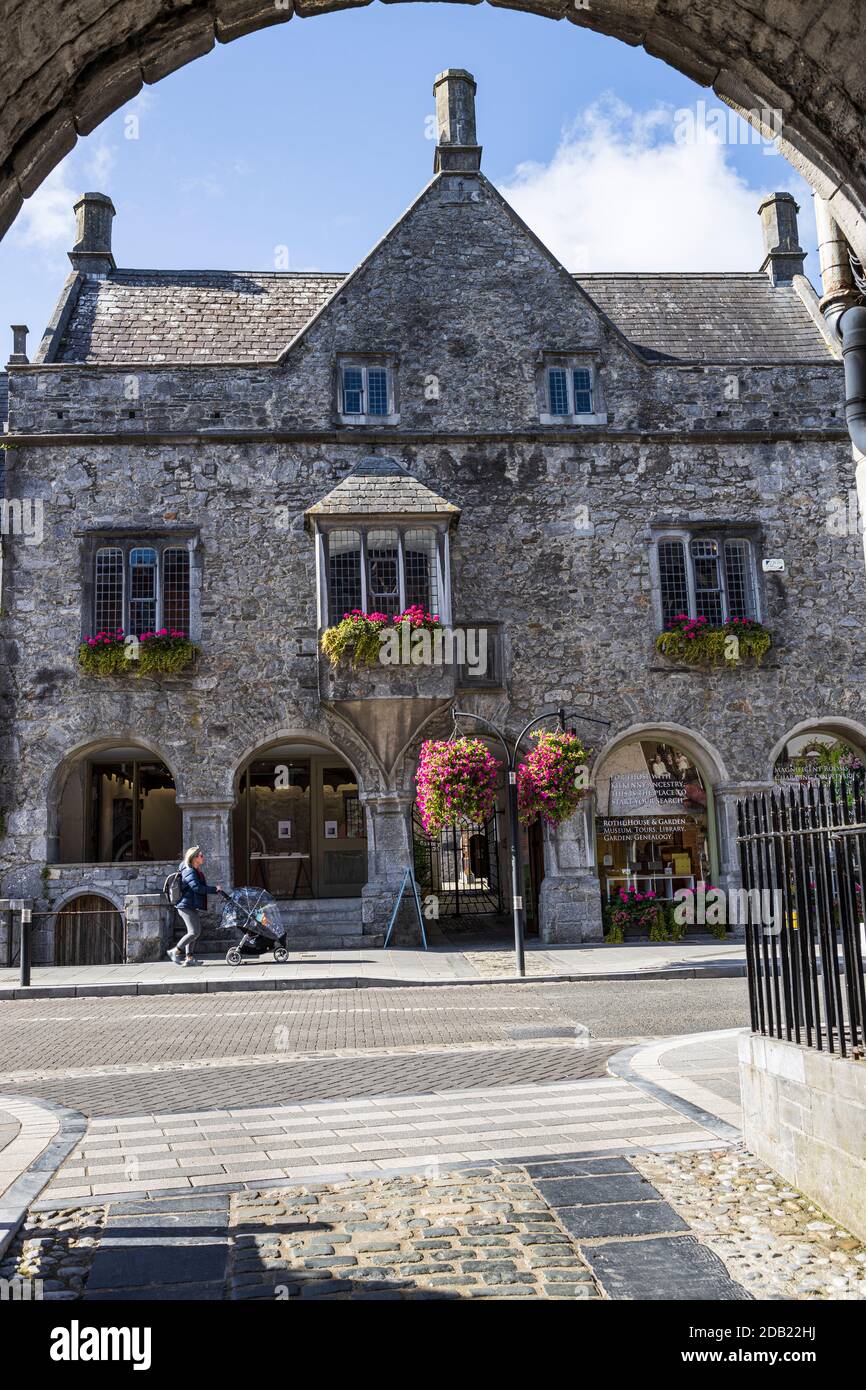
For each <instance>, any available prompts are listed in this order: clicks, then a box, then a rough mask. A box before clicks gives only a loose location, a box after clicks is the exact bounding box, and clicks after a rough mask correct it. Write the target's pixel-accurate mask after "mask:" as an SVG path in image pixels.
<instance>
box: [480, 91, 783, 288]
mask: <svg viewBox="0 0 866 1390" xmlns="http://www.w3.org/2000/svg"><path fill="white" fill-rule="evenodd" d="M674 130H675V126H674V112H673V109H672V108H667V107H661V106H659V107H655V108H653V109H652V110H650V111H648V112H636V111H634V110H632V108H631V107H629V106H627V105H625V103H623V102H621V101H619V100H617V99H616V98H614V97H605V98H604V99H603V100H601V101H599V102H597V103H595V104H593V105H592V106H589V107H587V109H586V110H585V111H583V112H582V113H581V115H580V116H579V117H578V118H577V120H576V121H575V122H574V124H573V125H572V126H571V127H570V128H569V129H567V130H566V131H564V132H563V135H562V138H561V141H560V145H559V148H558V149H557V151H556V153H555V154H554V156H553V158H552V159H551V160H550V162H549V163H548V164H538V163H527V164H521V165H518V167H517V168H516V169H515V171H514V173H513V174H512V175H511V177H510V178H508V179H507V180H506V181H505V182H504V183H503V184H502V185H501V186H500V187H501V192H502V193H503V194H504V196H505V197H506V198H507V199H508V201H509V202H510V203H511V204H512V206H513V207H514V208H515V209H516V210H517V212H518V213H519V214H520V216H521V217H522V218H523V219H524V221H526V222H527V223H528V224H529V226H530V227H531V228H532V230H533V231H534V232H535V233H536V234H537V235H538V236H539V237H540V238H541V240H542V241H543V242H544V243H545V244H546V245H547V246H548V247H549V248H550V250H551V251H553V253H554V254H555V255H556V256H558V257H559V259H560V260H561V261H562V262H563V263H564V264H565V265H566V266H567V268H568V269H569V270H644V271H651V270H679V271H683V270H756V269H757V268H758V266H759V265H760V262H761V231H760V224H759V221H758V217H757V209H758V203H759V201H760V197H761V191H760V190H756V189H754V188H750V187H749V186H748V184H747V183H746V182H745V180H744V179H743V178H742V177H741V176H740V175H739V174H738V173H737V172H736V170H735V169H734V168H733V167H732V166H731V164H729V162H728V159H727V153H726V148H725V146H724V145H723V144H721V143H720V142H719V141H718V140H717V139H716V138H715V137H714V136H713V135H712V133H710V132H707V131H704V132H702V137H703V138H701V139H700V140H698V141H693V142H690V143H686V142H682V141H679V140H675V139H674ZM780 163H782V161H781V160H779V159H778V158H776V159H775V160H773V161H772V162H771V161H768V165H769V167H768V178H775V179H778V178H779V177H780V171H779V169H778V167H777V166H778V165H779V164H780ZM782 169H783V171H784V173H785V174H787V175H789V176H790V177H788V179H787V183H788V184H790V183H791V182H792V181H793V171H792V170H790V169H788V168H787V166H785V165H784V164H782ZM777 186H781V187H784V186H786V180H785V179H784V178H783V181H782V183H781V185H778V184H777Z"/></svg>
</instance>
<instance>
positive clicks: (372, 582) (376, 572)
mask: <svg viewBox="0 0 866 1390" xmlns="http://www.w3.org/2000/svg"><path fill="white" fill-rule="evenodd" d="M397 546H398V541H397V533H396V531H371V532H370V534H369V535H368V537H367V608H368V610H369V612H371V613H373V612H379V613H387V614H388V616H389V617H394V615H395V614H397V613H399V612H400V569H399V563H398V558H397V557H398V550H397Z"/></svg>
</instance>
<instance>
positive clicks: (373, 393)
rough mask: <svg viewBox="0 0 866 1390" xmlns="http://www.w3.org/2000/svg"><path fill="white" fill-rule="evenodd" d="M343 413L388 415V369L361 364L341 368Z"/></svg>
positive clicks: (389, 394) (389, 392)
mask: <svg viewBox="0 0 866 1390" xmlns="http://www.w3.org/2000/svg"><path fill="white" fill-rule="evenodd" d="M341 375H342V402H341V413H342V414H343V415H360V416H368V415H390V414H391V389H390V381H389V369H388V368H387V367H372V366H364V365H362V364H357V365H356V364H353V365H351V366H349V365H345V366H343V367H342V368H341Z"/></svg>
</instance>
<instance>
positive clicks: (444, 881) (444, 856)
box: [412, 809, 502, 917]
mask: <svg viewBox="0 0 866 1390" xmlns="http://www.w3.org/2000/svg"><path fill="white" fill-rule="evenodd" d="M412 836H413V841H414V851H415V879H416V882H417V884H418V887H419V889H420V890H421V893H422V896H423V895H424V894H427V893H433V894H435V895H436V897H437V898H438V900H439V912H440V915H441V916H442V917H465V916H480V915H486V914H495V913H500V912H501V911H502V884H501V878H500V873H499V844H498V839H497V830H496V815H495V813H494V814H493V815H492V816H491V817H490V819H489V820H488V821H487V822H486V823H485V824H484V825H463V826H457V825H449V826H446V828H445V829H444V830H443V831H442V832H441V834H439V835H436V836H433V837H432V838H431V839H428V837H427V835H426V834H425V832H424V827H423V825H422V824H421V817H420V816H419V815H418V811H417V809H414V810H413V812H412Z"/></svg>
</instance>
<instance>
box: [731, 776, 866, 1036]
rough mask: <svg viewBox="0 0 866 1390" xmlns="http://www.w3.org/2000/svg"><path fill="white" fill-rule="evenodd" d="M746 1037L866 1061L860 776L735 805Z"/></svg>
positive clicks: (865, 865) (865, 854) (865, 802)
mask: <svg viewBox="0 0 866 1390" xmlns="http://www.w3.org/2000/svg"><path fill="white" fill-rule="evenodd" d="M737 821H738V841H739V852H740V867H741V870H742V876H743V887H744V889H745V890H746V891H747V892H748V893H749V910H748V920H747V923H746V958H747V968H748V976H749V1004H750V1010H751V1020H752V1030H753V1031H754V1032H756V1033H765V1034H767V1035H769V1036H772V1037H777V1038H785V1039H787V1040H788V1041H789V1042H797V1043H802V1044H805V1046H807V1047H815V1048H818V1049H820V1050H824V1049H826V1050H827V1051H829V1052H839V1053H841V1055H842V1056H843V1057H847V1056H853V1057H862V1056H863V1055H864V1044H866V1038H864V1029H866V990H864V975H863V960H864V954H866V943H864V909H863V900H864V886H866V873H864V870H866V798H864V781H863V775H862V773H861V774H856V775H854V776H852V775H846V776H844V777H838V778H833V779H831V780H829V781H820V782H818V781H815V782H809V783H806V784H797V785H794V786H788V787H779V788H777V789H775V790H773V791H771V792H763V793H761V794H760V795H756V796H750V797H746V798H745V799H744V800H742V801H740V802H739V803H738V807H737Z"/></svg>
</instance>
